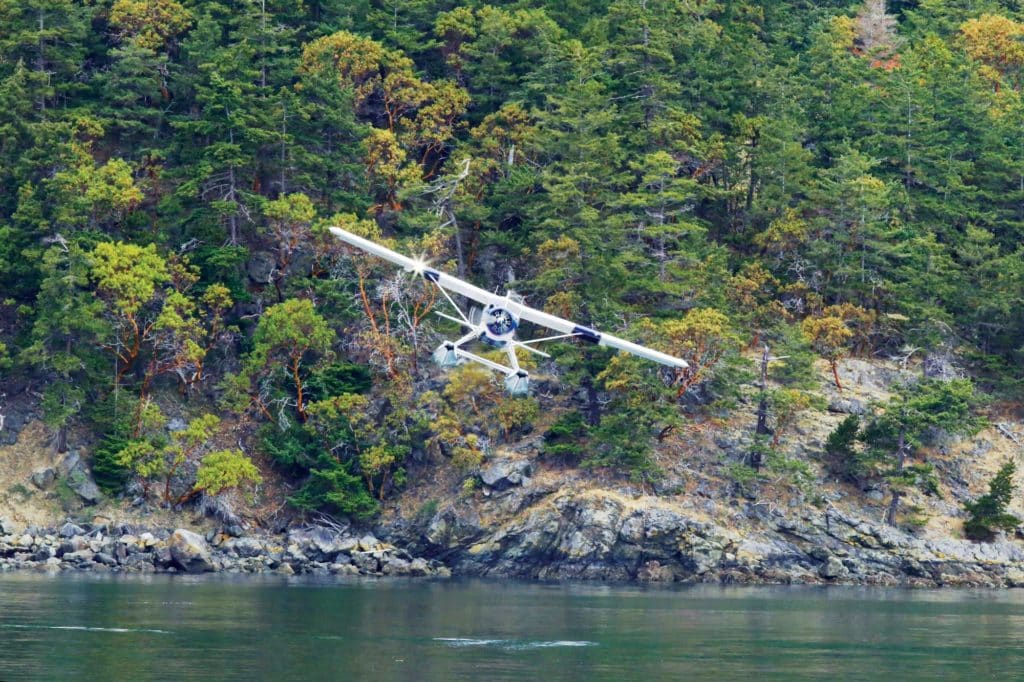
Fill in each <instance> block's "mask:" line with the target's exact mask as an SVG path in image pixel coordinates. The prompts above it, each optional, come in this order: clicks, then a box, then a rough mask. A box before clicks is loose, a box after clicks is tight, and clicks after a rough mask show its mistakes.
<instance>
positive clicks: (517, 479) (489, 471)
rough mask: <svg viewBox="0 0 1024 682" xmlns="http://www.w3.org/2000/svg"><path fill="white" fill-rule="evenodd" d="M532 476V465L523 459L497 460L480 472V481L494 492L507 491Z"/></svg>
mask: <svg viewBox="0 0 1024 682" xmlns="http://www.w3.org/2000/svg"><path fill="white" fill-rule="evenodd" d="M532 475H533V465H532V464H530V462H529V461H528V460H524V459H497V460H494V461H493V462H490V463H489V464H488V465H487V466H486V467H484V469H483V470H482V471H481V472H480V480H481V481H483V483H484V485H486V486H488V487H490V488H493V489H494V490H508V489H509V488H512V487H514V486H517V485H523V482H524V481H525V479H528V478H529V477H530V476H532Z"/></svg>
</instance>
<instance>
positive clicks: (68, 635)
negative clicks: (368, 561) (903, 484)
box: [0, 574, 1024, 680]
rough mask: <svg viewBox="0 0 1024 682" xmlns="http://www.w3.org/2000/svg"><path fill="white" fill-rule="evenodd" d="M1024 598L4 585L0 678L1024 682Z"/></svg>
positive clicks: (203, 582)
mask: <svg viewBox="0 0 1024 682" xmlns="http://www.w3.org/2000/svg"><path fill="white" fill-rule="evenodd" d="M1022 647H1024V592H1020V591H1015V592H993V591H930V592H923V591H917V592H915V591H902V590H871V589H859V588H831V589H823V588H795V587H788V588H754V587H750V588H747V587H709V586H698V587H689V588H678V589H657V588H652V589H644V588H634V587H604V586H593V585H570V586H566V585H539V584H528V583H513V582H475V581H474V582H457V581H456V582H415V581H383V582H382V581H374V582H345V583H339V582H333V581H332V582H311V581H307V580H297V579H289V580H285V579H252V578H249V579H239V580H231V579H227V578H219V577H216V578H205V579H191V578H184V577H163V576H160V577H150V578H104V577H96V576H77V577H75V576H58V577H47V576H42V575H32V574H14V575H2V576H0V680H19V679H42V680H57V679H61V680H62V679H91V680H146V679H170V678H173V679H177V680H184V679H208V680H226V679H239V680H253V679H280V680H346V679H364V680H387V679H401V680H454V679H472V680H494V679H537V680H551V679H571V680H579V679H583V680H633V679H664V680H701V679H714V680H737V679H746V680H754V679H757V680H769V679H772V680H775V679H777V680H794V679H835V680H847V679H863V680H878V679H918V680H935V679H963V680H978V679H1024V648H1022Z"/></svg>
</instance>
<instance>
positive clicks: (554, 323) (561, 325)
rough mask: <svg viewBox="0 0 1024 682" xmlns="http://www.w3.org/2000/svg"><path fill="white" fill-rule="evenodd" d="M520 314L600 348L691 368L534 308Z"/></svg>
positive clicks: (681, 362)
mask: <svg viewBox="0 0 1024 682" xmlns="http://www.w3.org/2000/svg"><path fill="white" fill-rule="evenodd" d="M518 312H519V317H520V319H523V320H526V321H528V322H533V323H534V324H539V325H541V326H542V327H547V328H548V329H553V330H555V331H557V332H561V333H562V334H573V335H575V336H578V337H580V338H581V339H583V340H584V341H588V342H590V343H596V344H597V345H599V346H607V347H608V348H615V349H617V350H621V351H625V352H627V353H632V354H633V355H636V356H638V357H641V358H646V359H648V360H653V361H654V362H658V363H661V364H663V365H668V366H669V367H678V368H679V369H686V368H687V367H689V366H690V365H689V363H687V362H686V360H682V359H680V358H676V357H673V356H671V355H669V354H667V353H662V352H661V351H656V350H654V349H653V348H648V347H646V346H641V345H640V344H637V343H633V342H632V341H626V340H625V339H620V338H619V337H617V336H612V335H611V334H605V333H602V332H599V331H597V330H596V329H591V328H589V327H584V326H582V325H578V324H576V323H575V322H570V321H569V320H563V319H562V318H560V317H556V316H554V315H550V314H548V313H545V312H544V311H541V310H535V309H534V308H528V307H526V306H523V307H522V309H521V310H519V311H518Z"/></svg>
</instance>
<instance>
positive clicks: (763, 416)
mask: <svg viewBox="0 0 1024 682" xmlns="http://www.w3.org/2000/svg"><path fill="white" fill-rule="evenodd" d="M767 387H768V344H765V346H764V352H763V353H762V354H761V399H760V400H759V401H758V403H757V429H756V430H755V431H754V433H755V434H756V435H757V436H767V435H768V391H767V390H766V389H767ZM754 440H755V443H756V442H757V440H758V439H757V438H755V439H754ZM762 454H763V453H762V452H761V450H760V448H754V449H753V450H752V451H751V452H750V466H752V467H753V468H754V470H755V471H760V470H761V464H762V461H761V460H762Z"/></svg>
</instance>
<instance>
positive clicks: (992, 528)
mask: <svg viewBox="0 0 1024 682" xmlns="http://www.w3.org/2000/svg"><path fill="white" fill-rule="evenodd" d="M1016 472H1017V465H1016V463H1015V462H1014V461H1013V460H1012V459H1011V460H1009V461H1007V462H1006V463H1005V464H1003V466H1001V467H1000V468H999V471H997V472H996V475H995V476H993V477H992V480H991V481H989V483H988V493H986V494H985V495H982V496H981V497H979V498H978V499H976V500H975V501H974V502H966V503H964V510H965V511H966V512H967V513H968V514H970V518H968V519H967V520H966V521H964V535H966V536H967V537H968V538H970V539H972V540H981V541H987V540H991V539H992V538H993V537H994V536H995V532H996V531H997V530H1013V529H1014V528H1015V527H1016V526H1017V525H1018V524H1019V523H1020V519H1018V518H1017V517H1016V516H1014V515H1013V514H1010V513H1008V512H1007V511H1006V508H1007V506H1009V504H1010V501H1011V499H1012V498H1013V491H1014V488H1015V485H1014V483H1013V475H1014V474H1015V473H1016Z"/></svg>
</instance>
